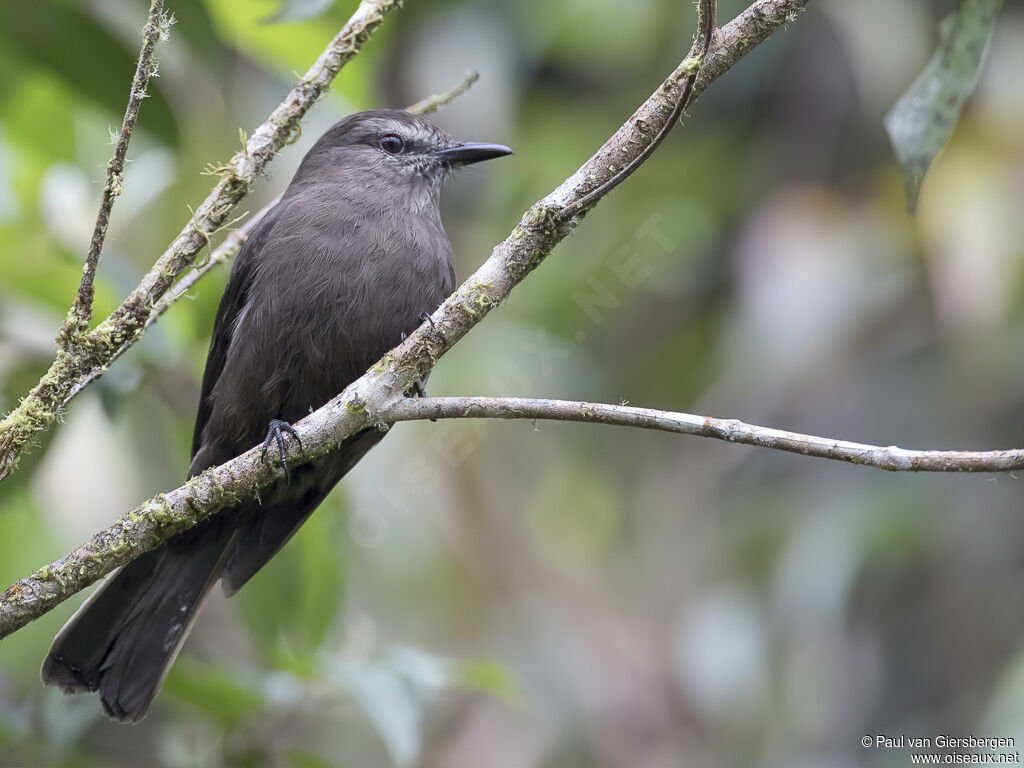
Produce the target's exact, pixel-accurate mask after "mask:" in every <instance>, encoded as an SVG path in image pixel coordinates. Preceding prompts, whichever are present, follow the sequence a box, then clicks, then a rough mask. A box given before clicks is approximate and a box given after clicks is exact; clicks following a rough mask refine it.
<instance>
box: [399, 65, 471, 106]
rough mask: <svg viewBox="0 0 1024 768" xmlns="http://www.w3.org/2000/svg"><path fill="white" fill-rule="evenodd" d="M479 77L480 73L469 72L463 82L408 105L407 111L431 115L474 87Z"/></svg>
mask: <svg viewBox="0 0 1024 768" xmlns="http://www.w3.org/2000/svg"><path fill="white" fill-rule="evenodd" d="M479 79H480V75H479V73H477V72H467V73H466V76H465V77H464V78H463V80H462V82H461V83H459V84H458V85H456V86H455V87H454V88H449V89H448V90H447V91H445V92H444V93H438V94H435V95H434V96H428V97H427V98H425V99H423V100H422V101H417V102H416V103H415V104H413V105H412V106H409V107H406V108H405V111H406V112H412V113H413V114H414V115H431V114H433V113H434V112H437V110H439V109H440V108H441V107H443V106H445V105H446V104H450V103H451V102H453V101H455V99H457V98H459V96H461V95H462V94H464V93H465V92H466V91H468V90H469V89H470V88H471V87H472V85H473V83H475V82H476V81H477V80H479Z"/></svg>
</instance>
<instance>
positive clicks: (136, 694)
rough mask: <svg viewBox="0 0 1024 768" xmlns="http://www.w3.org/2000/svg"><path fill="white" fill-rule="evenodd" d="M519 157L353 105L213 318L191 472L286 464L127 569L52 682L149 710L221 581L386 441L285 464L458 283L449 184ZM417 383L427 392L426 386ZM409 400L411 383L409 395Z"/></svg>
mask: <svg viewBox="0 0 1024 768" xmlns="http://www.w3.org/2000/svg"><path fill="white" fill-rule="evenodd" d="M509 154H512V150H511V149H509V148H508V147H506V146H504V145H501V144H491V143H484V142H464V141H456V140H455V139H453V138H452V136H451V135H449V134H448V133H447V132H445V131H444V130H442V129H441V128H439V127H438V126H436V125H435V124H433V123H432V122H430V121H428V120H426V119H425V118H423V117H421V116H418V115H413V114H411V113H409V112H406V111H404V110H393V109H377V110H369V111H366V112H360V113H357V114H354V115H350V116H348V117H346V118H344V119H343V120H341V121H339V122H337V123H335V124H334V125H333V126H332V127H331V128H330V129H328V130H327V131H326V133H324V135H323V136H321V137H320V139H318V140H317V142H316V143H315V145H314V146H313V147H312V149H310V150H309V152H308V153H307V154H306V156H305V157H304V158H303V160H302V162H301V164H300V165H299V168H298V170H297V171H296V173H295V176H294V177H293V178H292V180H291V182H290V183H289V185H288V187H287V189H286V190H285V192H284V193H283V195H282V197H281V199H280V201H279V202H278V203H277V204H276V205H275V206H274V207H273V208H272V209H271V210H270V211H269V212H268V213H267V215H266V216H264V218H263V219H262V220H261V221H260V223H259V224H258V225H257V226H256V227H255V228H254V230H253V232H252V233H251V234H250V236H249V238H248V239H247V240H246V241H245V243H244V245H243V246H242V248H241V250H240V251H239V253H238V256H237V259H236V261H235V263H234V265H233V267H232V270H231V274H230V277H229V279H228V283H227V287H226V288H225V291H224V295H223V298H222V299H221V302H220V307H219V309H218V312H217V317H216V320H215V323H214V328H213V333H212V337H211V342H210V349H209V353H208V356H207V360H206V369H205V372H204V374H203V380H202V388H201V396H200V400H199V407H198V412H197V415H196V422H195V430H194V433H193V440H192V461H191V465H190V466H189V469H188V477H193V476H195V475H197V474H199V473H201V472H203V471H204V470H205V469H207V468H209V467H212V466H216V465H218V464H221V463H223V462H225V461H227V460H229V459H231V458H233V457H235V456H237V455H239V454H241V453H243V452H244V451H246V450H248V449H249V448H252V447H253V446H257V445H260V443H262V445H263V453H262V455H263V458H264V459H266V457H267V451H268V449H271V448H276V449H277V450H276V452H275V453H276V455H278V456H279V457H280V460H281V464H282V465H283V472H280V473H279V477H278V478H277V479H276V480H275V482H274V483H273V484H272V485H271V486H270V487H268V488H266V489H265V490H264V491H262V492H261V498H260V499H259V500H248V501H243V502H241V503H238V504H236V505H234V506H232V507H229V508H227V509H224V510H222V511H221V512H219V513H218V514H216V515H214V516H213V517H211V518H209V519H207V520H206V521H204V522H202V523H199V524H198V525H196V526H195V527H193V528H191V529H189V530H187V531H185V532H183V533H179V534H177V535H176V536H174V537H172V538H171V539H169V540H168V541H167V542H165V543H164V544H163V545H162V546H160V547H159V548H157V549H154V550H151V551H149V552H146V553H145V554H143V555H142V556H140V557H138V558H137V559H135V560H133V561H131V562H130V563H128V564H127V565H125V566H123V567H122V568H121V569H119V570H118V571H115V572H114V573H113V574H112V575H111V576H110V577H108V579H107V580H106V581H105V582H104V583H103V585H101V587H100V588H99V589H98V590H97V591H96V592H95V593H94V594H93V595H92V596H90V598H89V599H88V600H87V601H86V602H85V603H84V604H83V605H82V607H81V608H79V610H78V611H77V612H76V613H75V614H74V615H73V616H72V617H71V619H70V620H69V621H68V622H67V624H65V625H64V627H63V629H61V631H60V632H59V633H58V634H57V636H56V638H55V639H54V641H53V644H52V647H51V648H50V651H49V653H48V655H47V657H46V659H45V661H44V662H43V667H42V679H43V682H44V683H45V684H46V685H51V686H56V687H58V688H60V689H62V690H63V692H64V693H66V694H67V693H82V692H89V691H92V692H98V693H99V698H100V701H101V703H102V706H103V710H104V712H105V713H106V714H107V715H108V716H109V717H110V718H112V719H114V720H117V721H121V722H135V721H138V720H140V719H141V718H143V717H144V716H145V714H146V712H147V710H148V709H149V706H150V704H151V703H152V701H153V699H154V697H155V696H156V695H157V693H158V691H159V690H160V687H161V685H162V683H163V680H164V678H165V676H166V675H167V672H168V670H169V669H170V667H171V665H172V664H173V663H174V659H175V657H176V656H177V654H178V652H179V651H180V650H181V647H182V644H183V643H184V642H185V639H186V637H187V636H188V634H189V632H190V630H191V628H192V626H193V624H194V622H195V621H196V617H197V614H198V609H199V606H200V605H201V603H202V602H203V599H204V598H205V597H206V595H207V594H208V593H209V591H210V589H211V588H212V587H213V586H214V584H216V582H217V581H218V580H219V581H220V582H221V584H222V587H223V590H224V592H225V593H226V594H227V595H229V596H230V595H232V594H234V593H235V592H236V591H238V589H240V588H241V587H242V586H243V585H244V584H245V583H246V582H247V581H248V580H249V579H250V578H252V576H253V575H254V574H255V573H256V572H257V571H258V570H259V569H260V568H261V567H262V566H263V565H265V564H266V563H267V561H269V560H270V558H272V557H273V556H274V555H275V554H277V552H278V551H279V550H280V549H281V547H283V546H284V545H285V543H286V542H287V541H288V540H289V539H290V538H291V536H292V535H293V534H294V533H295V532H296V531H297V530H298V528H299V527H300V526H301V525H302V524H303V522H305V520H306V519H307V518H308V517H309V515H310V514H312V512H313V511H314V510H315V509H316V508H317V506H318V505H319V504H320V503H321V502H322V501H323V499H324V497H325V496H326V495H327V494H328V492H330V490H331V489H332V488H333V487H334V486H335V485H336V484H337V483H338V481H339V480H341V478H342V477H343V476H344V475H345V474H346V473H347V472H348V471H349V470H351V469H352V467H353V466H354V465H355V464H356V463H357V462H358V461H359V460H360V459H361V458H362V457H363V456H364V455H365V454H366V452H367V451H368V450H369V449H370V448H371V447H373V446H374V445H375V444H376V443H377V442H379V441H380V440H381V438H382V437H383V433H382V432H381V431H380V430H376V429H367V430H364V431H363V432H360V433H357V434H356V435H353V436H352V437H350V438H349V439H348V440H346V441H345V442H344V443H343V444H342V446H341V447H340V449H338V450H336V451H334V452H332V453H330V454H328V455H325V456H323V457H320V458H317V459H314V460H311V461H306V462H304V463H301V464H299V465H297V466H289V463H288V461H287V453H286V448H287V444H288V442H289V441H297V440H298V439H299V438H298V434H297V432H296V430H295V429H294V428H293V427H292V422H295V421H297V420H299V419H301V418H302V417H303V416H305V415H306V414H307V413H309V412H310V411H311V410H315V409H316V408H319V407H320V406H321V405H323V404H324V403H326V402H327V401H328V400H329V399H331V398H332V397H334V396H335V395H337V394H338V393H339V392H341V391H342V390H344V389H345V387H346V386H348V384H350V383H351V382H352V381H354V380H355V379H357V378H358V377H359V376H360V375H362V374H363V373H364V372H365V371H366V370H367V368H368V367H369V366H371V365H372V364H374V363H375V362H376V361H377V360H378V359H379V358H380V357H382V356H383V355H384V354H385V353H386V352H387V351H388V350H389V349H391V348H393V347H395V346H396V345H397V344H399V343H400V341H401V340H402V339H403V338H404V337H405V335H406V334H408V333H411V332H412V331H413V330H415V329H416V328H417V327H419V326H420V325H421V324H422V323H423V322H425V321H427V320H429V319H430V316H429V313H430V312H432V311H433V310H435V309H436V308H437V307H438V306H439V305H440V303H441V302H442V301H443V300H444V298H445V297H446V296H448V294H450V293H451V292H452V290H453V289H454V287H455V266H454V260H453V254H452V247H451V244H450V243H449V240H448V236H447V235H446V233H445V230H444V227H443V225H442V222H441V215H440V210H439V200H440V193H441V187H442V182H443V181H444V180H445V179H446V178H447V177H448V176H449V175H450V174H451V173H452V172H453V171H454V170H456V169H457V168H458V167H460V166H464V165H468V164H470V163H477V162H480V161H484V160H489V159H492V158H497V157H502V156H505V155H509ZM420 393H421V394H422V390H421V392H420ZM409 394H414V393H412V392H410V393H409Z"/></svg>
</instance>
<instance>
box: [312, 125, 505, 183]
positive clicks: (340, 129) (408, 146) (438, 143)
mask: <svg viewBox="0 0 1024 768" xmlns="http://www.w3.org/2000/svg"><path fill="white" fill-rule="evenodd" d="M510 154H512V150H511V149H509V148H508V147H506V146H503V145H501V144H488V143H484V142H477V141H456V140H455V139H454V138H452V137H451V136H450V135H449V134H448V133H446V132H445V131H443V130H441V129H440V128H438V127H437V126H436V125H434V124H433V123H432V122H430V121H429V120H426V119H424V118H422V117H420V116H418V115H414V114H412V113H410V112H406V111H404V110H401V109H373V110H369V111H367V112H359V113H357V114H354V115H349V116H348V117H346V118H345V119H344V120H341V121H339V122H337V123H335V124H334V125H333V126H332V127H331V128H330V129H329V130H328V131H327V132H326V133H325V134H324V135H323V136H321V137H320V139H319V141H317V143H316V144H315V145H314V146H313V148H312V149H311V150H310V151H309V153H308V154H307V155H306V157H305V159H304V160H303V161H302V165H301V166H300V167H299V171H298V173H296V175H295V182H299V183H302V182H313V183H317V182H328V183H331V182H334V181H340V180H344V181H346V182H360V181H361V182H363V183H365V184H371V185H374V186H376V185H385V186H386V185H388V184H391V183H394V184H395V185H398V186H404V187H421V186H423V185H424V184H426V185H427V187H429V188H430V189H431V190H432V191H436V190H437V189H439V188H440V185H441V181H442V180H443V179H444V177H445V176H446V175H447V174H448V173H450V172H451V171H453V170H454V169H456V168H458V167H460V166H463V165H469V164H470V163H479V162H481V161H483V160H490V159H492V158H495V157H503V156H504V155H510Z"/></svg>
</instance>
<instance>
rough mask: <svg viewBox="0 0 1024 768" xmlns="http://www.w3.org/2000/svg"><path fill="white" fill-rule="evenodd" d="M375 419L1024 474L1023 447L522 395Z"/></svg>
mask: <svg viewBox="0 0 1024 768" xmlns="http://www.w3.org/2000/svg"><path fill="white" fill-rule="evenodd" d="M380 418H381V420H382V421H384V422H386V423H388V424H393V423H395V422H398V421H417V420H423V419H547V420H552V421H585V422H589V423H593V424H613V425H616V426H622V427H639V428H641V429H655V430H660V431H662V432H675V433H676V434H681V435H695V436H697V437H711V438H714V439H715V440H724V441H726V442H728V443H739V444H741V445H753V446H757V447H759V448H772V449H774V450H777V451H788V452H789V453H799V454H801V455H802V456H815V457H817V458H821V459H832V460H834V461H845V462H847V463H849V464H859V465H860V466H864V467H875V468H876V469H885V470H888V471H890V472H1011V471H1013V470H1018V469H1024V450H1020V449H1011V450H1006V451H915V450H907V449H905V448H898V447H896V446H895V445H889V446H884V447H883V446H880V445H865V444H863V443H851V442H848V441H846V440H835V439H833V438H830V437H816V436H815V435H804V434H800V433H799V432H786V431H785V430H781V429H772V428H771V427H759V426H757V425H756V424H746V423H744V422H742V421H739V420H737V419H715V418H712V417H711V416H696V415H694V414H691V413H678V412H676V411H658V410H654V409H652V408H636V407H633V406H628V405H606V404H604V403H585V402H579V401H572V400H547V399H537V398H523V397H426V398H417V399H413V398H406V399H404V400H399V401H398V402H396V403H394V404H392V405H390V406H388V407H387V408H386V409H384V411H383V412H382V413H381V414H380Z"/></svg>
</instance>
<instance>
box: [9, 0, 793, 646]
mask: <svg viewBox="0 0 1024 768" xmlns="http://www.w3.org/2000/svg"><path fill="white" fill-rule="evenodd" d="M807 1H808V0H756V2H754V3H753V4H752V5H751V6H750V7H749V8H747V10H745V11H744V12H743V13H741V14H740V15H739V16H738V17H737V18H736V19H734V20H733V21H732V22H731V23H730V24H728V25H727V26H726V27H724V28H723V29H722V30H719V31H718V33H717V34H716V36H715V39H716V40H717V42H712V44H711V46H710V48H707V47H706V40H705V39H704V35H702V34H698V36H697V39H696V41H695V43H694V47H693V49H691V54H690V56H688V57H687V59H686V60H684V61H683V63H682V64H681V65H680V66H679V67H678V68H676V70H675V71H674V72H672V74H671V75H669V77H668V78H667V79H666V80H665V82H664V83H662V84H661V86H660V87H659V88H658V89H657V90H656V91H655V92H654V93H653V94H652V95H651V96H650V98H648V99H647V101H645V102H644V103H643V104H642V105H641V106H640V108H639V109H638V110H637V111H636V112H635V113H634V114H633V116H632V117H631V118H630V119H629V120H628V121H627V122H626V123H625V124H624V125H623V126H622V128H620V129H619V130H618V131H617V132H616V133H615V135H613V136H612V137H611V138H610V139H609V140H608V141H607V142H605V144H604V145H603V146H602V147H601V148H600V149H599V150H598V151H597V152H596V153H595V154H594V155H593V156H592V157H591V158H590V159H589V160H587V161H586V162H585V163H584V164H583V165H582V166H581V167H580V168H579V170H577V171H576V172H575V173H574V174H572V176H570V177H569V178H568V179H567V180H566V181H565V182H563V183H562V184H561V185H559V187H558V188H557V189H556V190H554V191H553V192H552V193H551V194H549V195H548V196H547V197H545V198H544V199H542V200H540V201H539V202H537V203H536V204H534V205H533V206H532V207H531V208H530V209H529V210H528V211H527V212H526V213H525V214H524V215H523V217H522V219H521V220H520V222H519V224H518V225H516V227H515V229H513V230H512V233H511V234H510V235H509V236H508V237H507V238H506V239H505V240H504V241H503V242H502V243H500V244H499V245H498V246H496V247H495V248H494V250H493V251H492V252H491V255H490V257H489V258H488V259H487V261H485V262H484V264H483V265H482V266H481V267H480V268H479V269H478V270H477V271H476V272H475V273H474V274H473V275H471V276H470V277H469V278H468V279H467V280H466V281H465V282H464V283H463V284H462V286H461V287H460V288H459V289H458V290H457V291H455V293H453V294H452V295H451V296H449V297H448V298H447V299H446V300H445V301H444V303H443V304H442V305H441V306H440V307H439V308H438V309H437V310H436V311H435V312H434V314H433V315H432V316H431V320H432V322H430V323H426V322H425V323H424V324H423V325H421V326H420V327H419V328H418V329H417V330H416V331H415V332H414V333H413V334H412V335H411V336H409V338H407V339H406V340H405V341H404V342H402V344H400V345H399V346H398V347H396V348H394V349H393V350H391V351H390V352H388V353H387V354H386V355H385V356H384V357H383V358H381V360H380V361H378V362H377V363H376V364H375V365H374V366H372V367H371V368H370V370H368V371H367V372H366V373H365V374H364V375H363V376H361V377H360V378H359V379H357V380H356V381H355V382H353V383H352V384H350V385H349V386H348V387H346V389H345V391H344V392H342V393H341V394H339V395H338V396H337V397H335V398H334V399H332V400H331V401H329V402H328V403H327V404H325V405H324V406H323V407H322V408H320V409H318V410H316V411H314V412H313V413H311V414H310V415H309V416H307V417H306V418H304V419H302V420H301V421H299V422H298V423H296V424H295V425H294V426H295V428H296V429H297V430H298V432H299V436H300V437H301V439H302V447H301V449H299V450H297V451H295V452H294V453H293V454H292V456H291V457H290V459H289V460H290V461H292V462H298V463H301V462H303V461H308V460H310V459H313V458H315V457H317V456H321V455H323V454H325V453H327V452H329V451H332V450H335V449H336V448H337V447H338V446H339V445H340V444H341V443H342V442H343V441H344V440H345V439H346V438H347V437H349V436H350V435H353V434H355V433H356V432H358V431H360V430H361V429H365V428H367V427H379V426H385V428H386V418H385V414H386V413H387V412H388V409H389V408H392V407H394V406H395V404H396V403H399V402H400V401H402V399H403V397H404V395H403V393H404V392H406V391H408V390H409V388H410V387H411V386H412V384H413V383H414V382H415V381H416V380H418V379H419V378H421V377H422V376H423V374H425V373H426V372H427V371H429V370H430V369H431V368H432V367H433V366H434V365H435V364H436V362H437V361H438V359H439V358H440V357H441V356H442V355H444V354H445V353H446V352H447V351H448V350H449V349H451V347H452V346H453V345H454V344H456V343H457V342H458V341H459V340H460V339H461V338H462V337H463V336H465V335H466V334H467V333H468V332H469V331H470V330H471V329H472V328H473V327H474V326H475V325H476V324H477V323H479V322H480V321H481V320H482V319H483V318H484V317H485V316H486V315H487V313H489V312H490V311H491V310H492V309H493V308H494V307H496V306H498V305H499V304H501V303H502V302H503V301H504V300H505V299H506V298H507V297H508V295H509V293H510V292H511V291H512V290H513V289H514V288H515V287H516V286H517V285H518V284H519V283H520V282H521V281H522V280H523V279H524V278H525V277H526V275H527V274H529V273H530V272H531V271H532V270H533V269H534V268H536V267H537V265H538V264H540V262H541V261H543V259H544V258H545V257H546V256H547V254H548V253H550V252H551V250H552V249H553V248H554V247H555V246H556V245H557V244H558V243H559V242H560V241H561V240H562V239H563V238H565V237H566V236H567V235H568V234H569V232H571V231H572V229H573V228H574V227H575V226H576V224H577V223H578V222H579V220H580V219H582V218H583V217H584V216H585V215H586V213H587V211H588V210H590V208H592V207H593V205H594V204H596V203H597V202H598V200H596V199H595V200H593V201H591V203H590V204H589V205H588V207H587V208H585V209H584V210H581V211H579V213H578V214H574V215H573V216H571V217H569V218H564V217H562V216H560V215H559V214H560V212H561V211H563V210H565V209H570V208H571V206H572V205H573V203H574V202H575V201H577V200H580V199H581V198H583V196H584V195H586V194H588V192H590V191H591V190H593V189H597V188H600V187H601V185H602V184H604V183H605V182H607V181H608V180H609V179H611V178H613V177H614V176H615V175H616V173H617V170H616V169H617V168H621V167H626V166H627V165H628V164H629V163H630V162H631V160H632V159H633V158H635V157H637V156H639V155H640V154H641V153H643V152H645V150H646V148H647V146H648V145H649V144H650V142H652V141H653V140H654V137H656V136H658V135H659V133H661V132H662V131H663V129H664V127H665V124H666V122H668V120H669V118H670V117H671V116H672V115H673V114H675V112H676V106H677V103H676V102H674V101H673V99H680V100H681V99H685V98H687V97H688V95H689V97H690V99H691V100H692V95H690V94H692V91H690V88H691V87H692V82H693V78H695V77H696V78H699V77H700V75H701V72H702V69H701V64H702V63H703V62H705V61H709V60H712V59H713V58H714V57H716V56H720V57H729V58H731V61H730V62H729V64H730V65H731V64H732V63H734V62H735V61H736V60H738V59H739V58H740V57H741V56H743V55H744V54H745V53H746V52H747V51H748V50H750V48H751V47H752V46H749V45H744V46H740V45H737V44H736V39H737V38H739V37H743V38H747V39H752V38H754V37H757V38H758V41H763V40H764V39H766V38H767V37H768V36H769V35H770V34H771V33H772V32H773V31H774V30H775V29H777V28H778V27H779V26H781V24H782V21H780V22H779V23H778V24H777V25H775V26H774V27H773V26H771V25H765V24H764V23H762V22H763V19H765V18H775V16H773V14H775V13H776V11H777V10H778V9H783V8H784V9H789V12H790V13H792V12H795V11H796V10H799V9H801V8H803V7H804V6H805V5H806V3H807ZM714 11H715V3H714V0H701V12H702V18H703V19H714ZM726 30H728V33H727V34H722V33H724V32H725V31H726ZM705 50H706V55H702V52H704V51H705ZM695 56H696V57H699V58H695ZM727 68H728V66H725V67H724V68H722V69H721V71H723V72H724V71H725V69H727ZM687 83H690V85H688V84H687ZM648 154H649V153H648ZM609 157H616V158H617V160H616V162H615V163H614V165H613V164H611V163H609V162H608V159H607V158H609ZM282 475H283V470H282V468H281V467H280V465H279V464H278V463H277V462H276V461H262V460H261V459H260V449H259V448H258V447H254V448H252V449H250V450H249V451H247V452H245V453H244V454H242V455H241V456H238V457H236V458H234V459H232V460H231V461H228V462H226V463H225V464H222V465H220V466H217V467H212V468H210V469H208V470H206V471H205V472H203V473H202V474H201V475H198V476H197V477H194V478H192V479H191V480H189V481H188V482H187V483H185V484H184V485H182V486H180V487H179V488H176V489H175V490H173V491H171V492H169V493H167V494H161V495H159V496H157V497H155V498H154V499H151V500H150V501H147V502H146V503H144V504H143V505H141V506H140V507H138V508H136V509H135V510H132V512H130V513H129V514H128V515H127V516H126V517H124V518H121V520H119V521H118V522H117V523H115V524H114V525H113V526H112V527H111V528H109V529H107V531H104V532H102V533H100V534H97V535H96V536H94V537H93V539H92V540H91V541H90V542H89V543H88V544H85V545H83V546H82V547H79V548H78V549H76V550H75V551H74V552H72V553H70V554H69V555H66V556H65V557H63V558H61V559H60V560H58V561H56V562H55V563H52V564H51V565H49V566H47V567H46V568H43V569H41V570H39V571H37V572H36V573H34V574H32V575H31V576H28V577H26V578H25V579H22V580H21V581H18V582H16V583H15V584H13V585H12V586H11V587H9V588H8V589H7V591H6V592H4V594H3V595H0V637H4V636H6V635H9V634H10V633H11V632H14V631H15V630H17V629H18V628H20V627H22V626H24V625H25V624H27V623H28V622H29V621H31V620H32V619H34V618H36V617H38V616H41V615H42V614H44V613H46V612H48V611H50V610H52V609H53V608H54V607H55V606H56V605H58V604H60V603H61V602H62V601H64V600H66V599H67V598H68V597H70V596H71V595H73V594H75V593H76V592H79V591H80V590H82V589H84V588H85V587H87V586H89V585H90V584H92V583H93V582H95V581H96V580H97V579H99V578H101V577H103V576H104V575H106V574H107V573H110V571H112V570H114V569H115V568H117V567H119V566H121V565H123V564H124V563H126V562H128V561H129V560H131V559H132V558H134V557H137V556H138V555H139V554H141V553H142V552H145V551H147V550H149V549H152V548H154V547H156V546H158V545H159V544H160V542H162V541H165V540H166V539H167V538H169V537H170V536H172V535H174V534H175V533H178V532H179V531H182V530H185V529H186V528H189V527H191V526H193V525H195V524H196V523H198V522H200V521H202V520H204V519H206V518H207V517H209V516H210V515H212V514H215V513H216V512H217V511H218V510H220V509H222V508H223V507H224V506H226V505H228V504H230V503H234V502H235V501H237V500H239V499H243V498H252V497H254V496H255V495H256V494H257V493H258V492H259V491H260V489H262V488H265V487H266V486H267V485H269V484H270V483H271V482H273V481H275V480H277V479H279V478H280V477H281V476H282Z"/></svg>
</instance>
